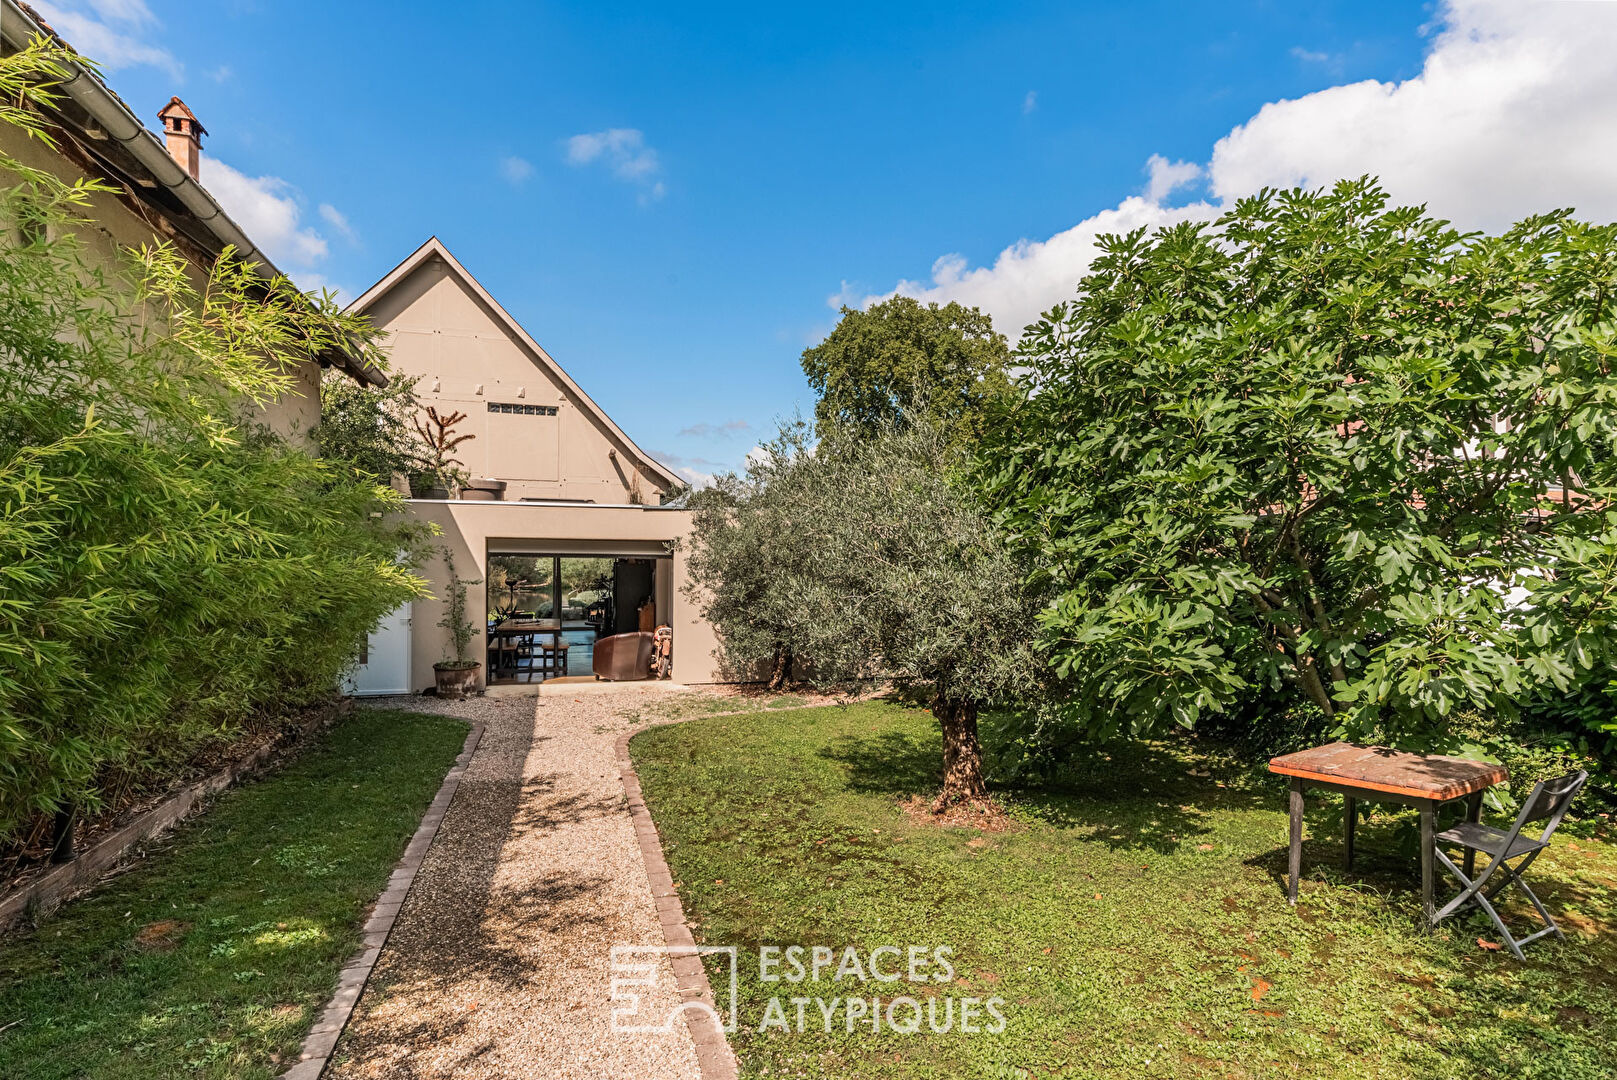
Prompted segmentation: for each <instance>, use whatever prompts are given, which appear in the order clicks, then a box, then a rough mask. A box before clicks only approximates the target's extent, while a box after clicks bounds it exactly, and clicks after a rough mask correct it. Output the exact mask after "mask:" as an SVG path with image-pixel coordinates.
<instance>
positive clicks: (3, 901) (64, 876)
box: [0, 698, 354, 931]
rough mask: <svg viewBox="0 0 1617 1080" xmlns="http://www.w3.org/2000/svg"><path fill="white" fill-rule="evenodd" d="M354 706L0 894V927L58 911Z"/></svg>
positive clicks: (270, 745)
mask: <svg viewBox="0 0 1617 1080" xmlns="http://www.w3.org/2000/svg"><path fill="white" fill-rule="evenodd" d="M353 708H354V701H353V699H352V698H343V699H341V700H339V701H337V702H334V703H333V704H332V705H330V706H329V707H327V708H324V709H319V710H317V711H316V713H315V716H314V718H313V719H312V720H310V721H309V722H308V723H306V724H304V726H303V727H302V728H301V729H299V730H298V731H297V732H296V734H294V735H293V736H292V738H291V739H290V740H287V739H284V738H283V739H276V740H273V741H271V742H267V743H265V744H264V745H263V746H260V747H258V748H257V749H256V750H254V751H253V752H252V753H250V754H248V755H247V756H246V757H244V758H242V759H241V760H240V761H237V762H235V763H234V764H232V765H229V766H226V767H225V768H223V769H220V770H219V771H218V772H216V773H214V774H213V775H212V776H207V777H204V778H203V779H201V780H198V781H196V782H194V783H191V784H187V785H186V786H185V787H183V788H181V789H180V790H178V791H176V792H175V793H174V794H172V795H170V796H169V797H168V798H166V799H164V800H163V801H162V802H161V803H158V804H157V805H156V806H154V807H152V808H151V809H150V810H147V811H145V812H143V813H141V814H139V815H137V816H136V817H135V819H134V820H133V821H131V822H129V823H128V824H127V825H124V826H123V827H122V828H120V829H117V830H115V831H113V832H112V833H109V834H108V835H106V836H103V837H102V838H101V839H100V840H97V841H96V842H95V843H93V844H91V845H90V846H89V847H87V848H85V849H84V850H83V851H81V852H80V853H79V855H78V857H77V858H75V859H74V860H73V861H72V862H68V863H63V864H62V865H61V866H57V867H53V868H51V869H50V870H48V871H46V872H45V873H44V874H41V875H40V876H39V877H37V878H35V879H34V880H33V881H30V882H28V883H27V884H25V885H20V886H18V887H17V888H16V889H13V890H12V891H11V892H9V893H7V894H6V895H5V896H4V897H0V931H4V930H6V929H9V928H10V927H11V926H12V925H13V924H15V923H16V922H17V921H18V920H20V919H22V918H24V917H25V916H28V915H30V914H44V913H46V912H50V911H53V910H55V909H56V908H57V907H59V906H61V904H62V903H64V902H65V901H67V900H70V899H72V898H73V897H74V896H76V895H78V894H79V893H82V892H86V891H88V890H89V889H91V888H93V887H94V886H95V884H96V883H97V882H99V881H100V880H101V878H102V876H103V875H104V874H105V873H106V872H107V871H108V870H111V869H112V868H113V867H115V866H117V865H118V863H119V862H120V861H121V860H122V859H123V857H124V855H125V853H127V852H128V851H129V849H130V848H132V847H134V846H135V845H136V844H139V843H142V842H143V841H146V840H150V839H152V838H153V837H155V836H159V835H161V834H162V833H164V832H166V831H168V830H169V829H170V828H172V827H173V826H174V825H175V824H176V823H177V822H180V821H182V820H184V819H185V818H187V817H189V816H190V815H191V814H192V813H193V812H194V811H196V810H197V809H199V808H200V807H202V806H203V805H205V804H206V803H207V802H208V800H209V799H210V798H211V797H212V796H214V795H217V794H218V793H219V792H221V791H224V790H225V789H226V788H228V787H231V786H232V785H234V784H236V783H237V782H238V781H240V780H242V779H243V778H245V777H248V776H251V775H253V774H255V773H257V772H259V771H260V770H262V769H263V768H264V767H265V766H266V765H268V764H269V763H270V762H271V761H272V760H273V759H274V758H276V757H277V756H278V755H280V754H282V753H283V752H285V751H286V750H288V749H290V748H292V747H296V746H300V745H301V744H302V743H303V742H304V741H305V740H307V739H308V738H309V736H310V735H312V734H313V733H314V732H315V731H317V730H319V729H320V728H323V727H325V726H326V725H328V724H330V723H332V722H333V721H334V720H336V719H337V718H338V717H339V716H346V715H347V714H348V713H350V712H352V711H353Z"/></svg>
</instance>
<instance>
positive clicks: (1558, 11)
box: [1209, 0, 1617, 228]
mask: <svg viewBox="0 0 1617 1080" xmlns="http://www.w3.org/2000/svg"><path fill="white" fill-rule="evenodd" d="M1441 25H1442V29H1441V31H1440V32H1439V33H1438V35H1437V37H1436V38H1435V39H1434V40H1433V43H1432V46H1431V49H1430V51H1429V52H1428V54H1427V57H1426V63H1425V65H1424V67H1423V68H1422V70H1421V73H1420V74H1419V75H1417V76H1416V77H1414V78H1412V79H1408V80H1406V81H1404V82H1402V83H1391V82H1376V81H1374V80H1370V81H1365V82H1358V83H1352V84H1349V85H1346V86H1334V87H1331V88H1330V89H1328V90H1321V91H1319V92H1317V93H1313V94H1309V95H1307V96H1306V97H1302V98H1298V99H1296V100H1294V101H1279V102H1274V103H1272V104H1269V105H1265V106H1264V107H1263V108H1262V109H1260V110H1259V111H1258V114H1257V115H1256V116H1254V117H1253V118H1252V119H1250V120H1248V121H1247V122H1246V123H1245V124H1242V125H1241V126H1240V127H1237V128H1236V129H1235V130H1234V131H1232V132H1230V133H1229V134H1228V135H1227V136H1225V137H1224V138H1223V139H1220V140H1219V142H1218V145H1217V146H1215V147H1214V148H1213V160H1212V164H1211V166H1210V170H1209V172H1210V178H1211V185H1212V190H1213V192H1214V194H1216V195H1217V196H1219V197H1220V198H1223V199H1230V198H1234V197H1236V196H1239V195H1243V194H1246V193H1248V192H1251V191H1253V190H1255V189H1257V188H1259V187H1262V186H1263V185H1265V184H1276V185H1291V184H1305V185H1309V186H1313V185H1319V184H1325V183H1329V182H1330V181H1332V180H1335V179H1338V178H1340V177H1344V176H1358V175H1361V174H1363V173H1374V174H1376V175H1378V176H1380V177H1381V181H1382V183H1383V184H1384V185H1385V186H1386V187H1387V190H1388V191H1389V192H1391V194H1392V195H1393V197H1394V198H1396V199H1398V200H1400V201H1406V202H1424V203H1428V204H1430V206H1431V209H1432V211H1433V212H1434V213H1437V214H1441V215H1443V216H1445V217H1450V218H1453V219H1454V220H1455V221H1457V222H1459V223H1460V224H1462V225H1464V226H1466V227H1472V228H1499V227H1501V226H1503V225H1506V224H1508V223H1510V222H1512V221H1515V220H1517V219H1519V218H1521V217H1523V216H1525V215H1526V214H1529V213H1532V212H1536V211H1540V210H1548V209H1551V208H1555V207H1565V206H1575V207H1577V208H1578V210H1579V211H1580V213H1581V214H1583V215H1584V216H1586V217H1593V218H1600V219H1602V220H1609V219H1610V218H1611V217H1613V216H1617V142H1614V141H1613V140H1612V139H1611V138H1609V137H1608V136H1609V133H1610V132H1611V131H1612V130H1613V129H1614V127H1617V64H1613V63H1612V60H1611V57H1612V55H1613V52H1614V51H1617V5H1613V4H1549V3H1530V4H1522V3H1509V2H1504V0H1450V3H1449V4H1448V6H1447V7H1446V8H1445V10H1444V12H1443V16H1442V22H1441Z"/></svg>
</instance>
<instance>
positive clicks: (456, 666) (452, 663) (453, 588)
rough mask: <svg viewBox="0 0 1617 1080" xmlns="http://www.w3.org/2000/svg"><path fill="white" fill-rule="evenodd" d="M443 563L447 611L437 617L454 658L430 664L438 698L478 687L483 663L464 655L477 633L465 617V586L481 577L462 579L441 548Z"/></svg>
mask: <svg viewBox="0 0 1617 1080" xmlns="http://www.w3.org/2000/svg"><path fill="white" fill-rule="evenodd" d="M444 563H445V565H447V566H448V567H449V598H448V599H449V610H448V611H446V612H445V613H444V617H443V618H442V619H439V620H438V625H439V626H441V627H443V628H444V629H445V630H448V631H449V639H450V640H451V641H453V642H454V644H455V658H454V659H453V660H451V659H449V658H447V657H445V658H444V659H442V660H440V661H438V662H437V663H436V664H434V665H432V673H433V676H434V677H435V678H436V680H437V683H438V696H439V697H445V698H463V697H465V696H466V695H467V694H469V693H471V692H472V691H473V690H475V689H476V688H477V669H478V668H480V667H482V666H483V665H481V664H479V663H478V662H477V661H476V660H473V659H471V658H470V657H468V656H467V655H466V652H467V650H468V649H470V648H471V645H472V638H473V637H474V636H475V635H476V634H477V627H475V626H473V625H472V623H471V622H470V620H468V619H467V618H466V589H467V587H468V586H471V585H481V584H482V583H483V582H482V579H481V578H479V579H477V580H475V581H466V580H463V579H462V578H461V576H460V575H459V574H458V573H456V571H455V560H454V558H452V557H451V556H450V554H449V549H448V548H445V549H444Z"/></svg>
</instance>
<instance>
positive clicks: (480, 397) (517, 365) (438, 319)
mask: <svg viewBox="0 0 1617 1080" xmlns="http://www.w3.org/2000/svg"><path fill="white" fill-rule="evenodd" d="M367 314H369V315H370V317H371V321H372V322H373V323H374V324H375V325H376V326H377V327H378V328H379V329H381V330H382V331H383V334H384V337H383V341H384V344H385V347H386V348H387V350H388V362H389V364H390V366H391V368H392V371H393V372H394V373H395V374H396V375H397V376H398V377H408V376H412V375H414V376H419V377H420V381H419V382H418V383H417V384H416V393H417V395H418V396H419V397H420V399H421V401H422V403H423V404H424V405H432V406H435V407H436V408H437V409H438V410H439V412H445V411H458V412H463V413H465V414H466V419H465V420H463V421H461V423H459V424H458V425H457V426H456V428H455V431H456V433H457V434H470V435H472V436H474V438H472V439H471V440H470V441H468V442H465V443H463V444H461V446H460V447H459V448H458V449H457V450H456V451H455V454H456V456H457V457H458V458H459V459H460V461H461V462H462V463H463V464H464V466H465V468H466V470H467V471H468V472H469V473H470V474H471V475H472V477H473V478H477V479H480V478H484V477H489V478H493V479H496V480H504V481H506V489H505V499H506V501H508V502H517V501H520V500H522V499H567V500H577V501H581V502H595V503H632V502H643V503H646V504H655V503H657V502H658V501H659V497H660V495H661V493H662V490H663V487H662V484H663V482H662V481H660V480H657V479H655V478H653V477H652V476H651V475H649V474H648V473H647V472H646V471H645V470H644V469H643V468H639V467H637V465H636V463H635V462H636V458H637V456H638V455H636V454H635V453H634V452H633V451H631V450H630V449H629V447H628V446H626V445H625V444H624V443H623V442H622V441H621V440H619V439H618V438H617V437H615V435H614V434H613V432H612V431H611V430H610V429H609V428H608V427H607V426H606V425H605V424H603V423H601V421H600V420H599V419H598V418H597V416H596V415H595V412H594V410H592V409H591V408H589V407H588V405H587V404H585V403H584V402H583V401H582V400H580V399H579V398H578V397H577V396H576V395H575V394H573V393H572V392H571V391H570V390H569V389H568V387H567V386H565V385H564V384H563V382H562V381H561V380H559V379H557V378H556V377H555V376H554V375H553V374H552V371H551V369H550V367H549V365H548V364H546V363H545V362H544V361H543V360H541V359H540V358H539V357H538V356H536V355H534V353H533V351H532V350H531V349H530V348H529V347H528V346H527V344H526V343H525V342H523V341H522V340H521V339H520V338H519V337H518V336H517V335H515V334H513V333H511V331H510V329H509V327H508V326H507V325H506V324H505V322H504V320H503V319H501V318H500V317H499V316H498V315H497V314H496V313H495V312H494V311H492V310H490V308H489V307H488V305H487V304H485V303H484V302H483V300H482V298H481V297H479V296H478V295H477V294H476V293H475V292H474V291H473V289H472V287H471V286H470V285H469V284H468V283H467V282H466V281H465V280H463V279H462V278H461V276H460V275H459V274H457V273H455V272H454V270H453V269H452V268H451V267H450V266H449V265H448V264H447V263H445V262H444V261H443V260H442V259H441V258H437V257H433V258H429V259H426V260H425V261H424V262H422V263H421V264H420V265H419V266H417V267H416V268H415V269H414V270H413V271H411V272H410V273H409V274H408V275H406V276H405V277H404V278H403V279H402V280H400V281H398V282H397V283H395V284H393V285H392V286H391V287H390V288H389V289H388V290H387V291H386V292H385V293H384V294H383V295H381V296H380V297H378V298H377V299H376V300H375V302H374V303H372V304H371V305H370V306H369V307H368V309H367ZM491 404H492V405H494V406H510V407H511V409H510V411H495V410H491V408H490V406H491Z"/></svg>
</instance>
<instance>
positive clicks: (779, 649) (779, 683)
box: [769, 642, 794, 690]
mask: <svg viewBox="0 0 1617 1080" xmlns="http://www.w3.org/2000/svg"><path fill="white" fill-rule="evenodd" d="M793 659H794V658H793V656H792V647H791V646H790V645H787V644H786V643H785V642H776V644H775V659H774V662H773V663H772V664H771V665H770V668H769V689H771V690H784V689H786V687H787V684H789V683H790V682H791V681H792V662H793Z"/></svg>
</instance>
